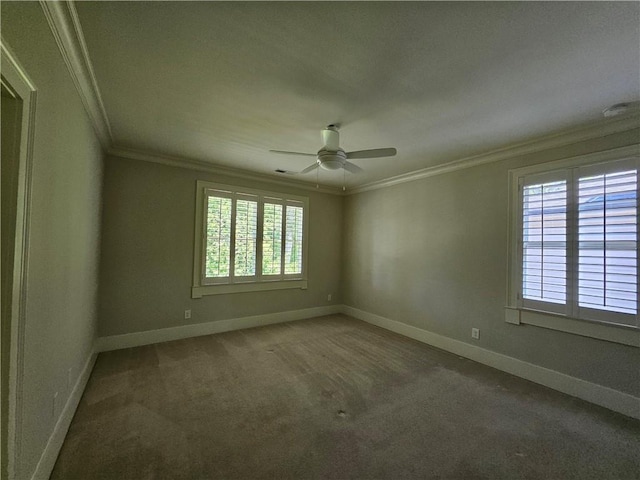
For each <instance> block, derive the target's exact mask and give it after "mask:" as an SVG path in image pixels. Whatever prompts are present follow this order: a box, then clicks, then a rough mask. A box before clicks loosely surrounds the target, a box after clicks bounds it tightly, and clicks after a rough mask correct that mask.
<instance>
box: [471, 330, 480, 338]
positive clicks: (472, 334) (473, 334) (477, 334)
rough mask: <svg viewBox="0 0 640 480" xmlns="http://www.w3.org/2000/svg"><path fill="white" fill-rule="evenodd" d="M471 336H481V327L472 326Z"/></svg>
mask: <svg viewBox="0 0 640 480" xmlns="http://www.w3.org/2000/svg"><path fill="white" fill-rule="evenodd" d="M471 338H475V339H476V340H477V339H479V338H480V329H479V328H472V329H471Z"/></svg>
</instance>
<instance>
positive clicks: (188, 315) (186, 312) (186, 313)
mask: <svg viewBox="0 0 640 480" xmlns="http://www.w3.org/2000/svg"><path fill="white" fill-rule="evenodd" d="M190 318H191V310H185V311H184V319H185V320H189V319H190Z"/></svg>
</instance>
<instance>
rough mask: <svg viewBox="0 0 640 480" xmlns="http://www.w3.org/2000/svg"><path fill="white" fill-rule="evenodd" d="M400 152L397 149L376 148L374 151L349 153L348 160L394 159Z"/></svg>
mask: <svg viewBox="0 0 640 480" xmlns="http://www.w3.org/2000/svg"><path fill="white" fill-rule="evenodd" d="M396 153H398V151H397V150H396V149H395V148H374V149H373V150H358V151H356V152H348V153H347V158H382V157H393V156H394V155H395V154H396Z"/></svg>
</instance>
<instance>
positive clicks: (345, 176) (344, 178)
mask: <svg viewBox="0 0 640 480" xmlns="http://www.w3.org/2000/svg"><path fill="white" fill-rule="evenodd" d="M345 183H347V172H346V170H345V169H344V168H343V169H342V191H343V192H344V191H345V190H346V188H345V186H344V184H345Z"/></svg>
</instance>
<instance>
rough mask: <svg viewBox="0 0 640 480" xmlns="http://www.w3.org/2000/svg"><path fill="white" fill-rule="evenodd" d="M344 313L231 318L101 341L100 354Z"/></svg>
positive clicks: (332, 309) (324, 310) (334, 308)
mask: <svg viewBox="0 0 640 480" xmlns="http://www.w3.org/2000/svg"><path fill="white" fill-rule="evenodd" d="M341 312H342V305H328V306H326V307H313V308H305V309H302V310H288V311H286V312H276V313H267V314H265V315H253V316H250V317H240V318H231V319H227V320H217V321H214V322H206V323H194V324H191V325H184V326H180V327H171V328H161V329H158V330H148V331H146V332H136V333H125V334H123V335H112V336H109V337H100V338H99V339H98V351H100V352H107V351H109V350H119V349H121V348H130V347H139V346H142V345H150V344H153V343H161V342H168V341H171V340H180V339H182V338H190V337H199V336H202V335H211V334H213V333H222V332H229V331H231V330H241V329H243V328H252V327H260V326H262V325H271V324H274V323H282V322H291V321H294V320H303V319H305V318H314V317H321V316H323V315H332V314H335V313H341Z"/></svg>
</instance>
